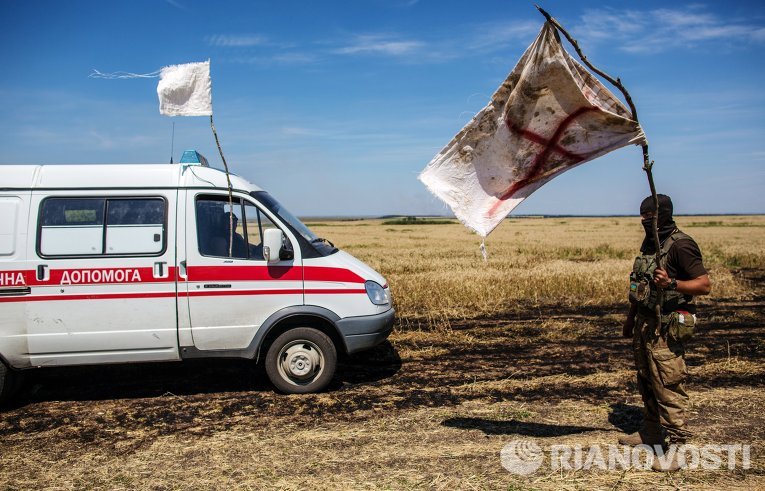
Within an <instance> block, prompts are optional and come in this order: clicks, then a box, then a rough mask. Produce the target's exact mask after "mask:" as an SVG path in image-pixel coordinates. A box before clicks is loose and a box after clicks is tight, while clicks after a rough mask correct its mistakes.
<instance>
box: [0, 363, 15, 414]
mask: <svg viewBox="0 0 765 491" xmlns="http://www.w3.org/2000/svg"><path fill="white" fill-rule="evenodd" d="M19 382H20V380H19V377H18V374H17V373H15V372H14V371H13V370H11V369H10V368H8V367H7V366H6V365H5V363H3V360H0V407H3V406H5V405H6V403H7V402H8V401H10V400H11V399H12V398H13V396H15V395H16V392H18V388H19V385H20V384H19Z"/></svg>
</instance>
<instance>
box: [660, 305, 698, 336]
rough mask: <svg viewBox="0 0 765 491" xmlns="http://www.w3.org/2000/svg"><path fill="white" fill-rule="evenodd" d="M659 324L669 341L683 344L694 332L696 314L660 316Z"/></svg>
mask: <svg viewBox="0 0 765 491" xmlns="http://www.w3.org/2000/svg"><path fill="white" fill-rule="evenodd" d="M661 324H662V329H666V333H667V336H668V337H669V338H670V339H672V340H674V341H678V342H680V343H685V342H687V341H690V339H691V338H692V337H693V334H694V333H695V332H696V314H692V313H690V312H685V311H676V312H670V313H669V314H667V315H662V316H661Z"/></svg>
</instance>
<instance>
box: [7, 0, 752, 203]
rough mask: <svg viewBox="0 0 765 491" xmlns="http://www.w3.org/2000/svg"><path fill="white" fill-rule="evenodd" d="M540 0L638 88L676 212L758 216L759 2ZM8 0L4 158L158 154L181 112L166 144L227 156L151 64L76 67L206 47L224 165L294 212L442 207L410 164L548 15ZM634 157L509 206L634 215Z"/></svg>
mask: <svg viewBox="0 0 765 491" xmlns="http://www.w3.org/2000/svg"><path fill="white" fill-rule="evenodd" d="M541 4H542V6H543V7H545V8H546V9H547V10H548V11H549V12H551V13H552V14H553V15H554V16H555V17H556V18H558V19H559V20H560V21H561V22H562V23H563V24H564V25H565V26H566V27H567V28H568V29H569V31H570V32H571V33H572V34H573V35H574V37H576V38H577V39H578V40H579V41H580V44H581V45H582V47H583V49H584V50H585V53H586V54H587V55H588V57H589V58H590V60H591V61H593V62H594V63H595V64H596V65H598V66H599V67H601V68H602V69H604V70H605V71H606V72H608V73H610V74H612V75H614V76H618V77H621V79H622V81H623V82H624V83H625V85H626V86H627V87H628V89H629V90H630V92H631V93H632V96H633V99H634V100H635V102H636V105H637V108H638V112H639V115H640V119H641V123H642V125H643V127H644V129H645V131H646V134H647V136H648V139H649V143H650V145H651V156H652V158H653V159H654V160H655V162H656V165H655V178H656V183H657V187H658V189H659V191H660V192H664V193H667V194H670V195H671V196H672V197H673V199H674V201H675V209H676V211H677V212H678V213H753V212H756V213H764V212H765V117H764V114H765V91H764V90H763V86H765V83H764V82H765V50H764V48H765V4H764V3H762V2H761V1H759V2H758V1H752V2H745V1H741V2H736V1H727V2H703V3H681V2H651V1H645V2H606V1H599V2H588V1H581V2H570V1H558V0H555V1H553V0H548V1H544V0H543V1H542V2H541ZM0 6H2V15H0V53H2V61H3V70H2V74H1V75H0V100H2V105H3V108H4V110H3V111H2V113H0V148H2V153H0V164H8V163H162V162H167V161H169V157H170V134H171V126H172V122H175V123H176V129H175V134H176V137H175V160H176V161H177V160H178V158H179V156H180V153H181V152H182V150H183V149H185V148H196V149H198V150H199V151H200V152H202V153H203V154H205V155H206V156H207V157H208V159H209V160H210V162H211V163H212V165H213V166H216V167H220V166H221V164H220V158H219V156H218V155H217V151H216V149H215V143H214V140H213V138H212V134H211V131H210V128H209V122H208V120H207V119H206V118H204V117H201V118H168V117H165V116H161V115H160V114H159V111H158V102H157V96H156V84H157V79H134V80H100V79H93V78H89V77H88V75H89V74H90V73H91V71H92V70H93V69H98V70H100V71H102V72H114V71H128V72H134V73H148V72H152V71H155V70H158V69H159V68H161V67H162V66H165V65H170V64H178V63H186V62H191V61H203V60H206V59H208V58H209V59H210V60H211V64H212V69H211V71H212V79H213V106H214V112H215V124H216V127H217V130H218V133H219V135H220V137H221V143H222V145H223V150H224V153H225V155H226V159H227V161H228V162H229V165H230V166H231V168H232V170H233V171H234V172H236V173H237V174H240V175H242V176H244V177H246V178H248V179H249V180H251V181H253V182H255V183H257V184H258V185H260V186H262V187H264V188H266V189H268V190H269V191H271V192H272V193H273V194H274V195H275V196H276V197H277V198H278V199H280V200H281V201H282V202H283V203H284V204H285V205H287V206H288V207H289V208H291V210H292V211H293V212H295V213H297V214H299V215H303V216H306V215H382V214H425V213H437V214H446V213H448V209H447V208H446V207H445V206H444V205H443V204H442V203H441V202H440V201H438V200H437V199H436V198H434V197H432V196H431V195H430V194H429V193H428V192H427V190H426V189H425V188H424V186H423V185H422V184H421V183H420V182H419V181H418V180H417V174H418V173H419V172H420V171H421V170H422V168H423V167H424V166H425V165H426V164H427V163H428V162H429V161H430V159H431V158H432V157H433V156H434V155H435V154H436V153H437V152H438V151H439V150H440V149H441V148H442V147H443V146H444V145H445V144H446V143H448V142H449V140H450V139H451V138H452V136H453V135H454V134H455V133H456V132H457V131H459V130H460V128H462V126H463V125H464V124H465V123H467V122H468V121H469V120H470V118H471V117H472V116H473V115H474V114H475V113H476V112H478V111H479V110H480V109H481V108H482V107H483V106H484V105H485V104H486V102H487V101H488V100H489V97H490V95H491V94H492V93H493V92H494V90H495V89H496V88H497V86H498V85H499V84H500V83H501V82H502V81H503V80H504V78H505V77H506V76H507V74H508V73H509V72H510V70H511V69H512V67H513V66H514V65H515V63H516V61H517V60H518V58H519V57H520V55H521V54H522V53H523V51H524V50H525V48H526V47H527V46H528V45H529V44H530V43H531V42H532V41H533V39H534V38H535V36H536V34H537V32H538V31H539V29H540V27H541V26H542V23H543V20H544V19H543V18H542V16H541V15H540V14H539V13H538V12H537V11H536V9H534V7H533V3H532V2H518V1H508V0H504V1H483V0H473V1H471V2H464V1H428V0H420V1H416V0H409V1H406V0H391V1H372V0H370V1H350V0H349V1H346V2H319V1H283V2H254V1H241V2H235V1H218V2H201V1H192V0H165V1H163V0H155V1H145V0H133V1H129V2H128V1H124V2H122V1H108V2H107V1H102V0H101V1H93V2H90V1H71V2H60V1H48V2H35V1H9V0H2V1H1V3H0ZM641 163H642V161H641V153H640V149H639V148H638V147H628V148H623V149H621V150H618V151H616V152H614V153H612V154H609V155H607V156H605V157H603V158H600V159H598V160H596V161H593V162H591V163H588V164H585V165H583V166H581V167H578V168H576V169H574V170H571V171H569V172H568V173H566V174H563V175H562V176H560V177H558V178H557V179H555V180H553V181H552V182H551V183H549V184H547V185H546V186H544V187H543V188H542V189H540V190H539V191H537V192H536V193H535V194H534V195H532V196H531V197H530V198H529V199H527V200H526V201H525V202H524V203H523V204H521V206H519V207H518V208H517V209H516V210H515V211H514V214H535V213H548V214H622V213H635V212H636V209H637V207H638V204H639V202H640V200H641V199H642V198H643V197H644V196H645V195H646V194H647V192H648V187H647V183H646V180H645V177H644V173H643V172H642V170H641ZM0 172H2V168H1V167H0ZM1 175H2V174H0V176H1ZM1 181H2V178H1V177H0V183H1Z"/></svg>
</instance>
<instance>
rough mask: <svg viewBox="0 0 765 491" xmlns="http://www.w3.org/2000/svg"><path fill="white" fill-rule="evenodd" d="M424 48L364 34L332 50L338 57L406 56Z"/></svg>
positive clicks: (385, 37)
mask: <svg viewBox="0 0 765 491" xmlns="http://www.w3.org/2000/svg"><path fill="white" fill-rule="evenodd" d="M422 47H424V43H422V42H420V41H413V40H401V39H395V38H393V37H391V36H387V35H384V34H365V35H359V36H356V38H355V39H354V40H353V41H351V42H350V43H349V44H347V45H346V46H342V47H340V48H336V49H333V50H332V53H335V54H339V55H355V54H382V55H390V56H401V55H408V54H411V53H412V52H414V51H417V50H419V49H420V48H422Z"/></svg>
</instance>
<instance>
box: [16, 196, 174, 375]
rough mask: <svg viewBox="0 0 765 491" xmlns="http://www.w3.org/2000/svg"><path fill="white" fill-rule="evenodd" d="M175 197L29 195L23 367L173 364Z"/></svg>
mask: <svg viewBox="0 0 765 491" xmlns="http://www.w3.org/2000/svg"><path fill="white" fill-rule="evenodd" d="M176 199H177V191H176V190H166V191H158V192H156V193H154V192H151V193H147V194H143V193H142V194H135V193H134V192H129V191H124V192H116V191H115V192H109V193H104V192H92V193H88V194H82V193H81V192H80V193H73V192H60V193H59V192H56V193H54V194H49V193H45V192H41V191H40V192H33V197H32V210H33V212H37V216H36V218H34V219H32V220H30V233H31V234H32V236H33V237H34V236H36V240H30V241H29V242H30V246H29V249H28V257H29V258H30V259H32V258H33V260H31V261H30V265H31V266H32V275H33V286H32V292H31V294H30V295H29V296H28V298H27V319H26V320H27V342H28V347H29V356H30V361H31V363H32V364H33V365H68V364H91V363H110V362H129V361H153V360H175V359H178V358H179V356H178V342H177V326H176V295H177V293H176V268H175V267H174V265H175V237H174V234H172V233H168V231H173V230H175V208H176Z"/></svg>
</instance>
